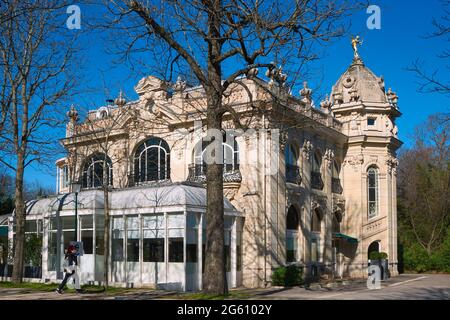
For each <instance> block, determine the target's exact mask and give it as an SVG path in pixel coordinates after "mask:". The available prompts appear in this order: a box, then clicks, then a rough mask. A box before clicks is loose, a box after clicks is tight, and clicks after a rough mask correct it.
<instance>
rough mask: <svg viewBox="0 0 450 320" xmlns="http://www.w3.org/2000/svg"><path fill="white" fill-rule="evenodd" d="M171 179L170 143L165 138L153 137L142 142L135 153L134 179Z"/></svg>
mask: <svg viewBox="0 0 450 320" xmlns="http://www.w3.org/2000/svg"><path fill="white" fill-rule="evenodd" d="M167 179H170V153H169V145H168V144H167V142H166V141H164V140H163V139H160V138H157V137H151V138H149V139H147V140H145V141H144V142H142V143H141V144H140V145H139V147H138V148H137V149H136V152H135V154H134V181H135V182H136V183H141V182H146V181H161V180H167Z"/></svg>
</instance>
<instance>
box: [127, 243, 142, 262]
mask: <svg viewBox="0 0 450 320" xmlns="http://www.w3.org/2000/svg"><path fill="white" fill-rule="evenodd" d="M127 261H133V262H139V239H130V238H128V239H127Z"/></svg>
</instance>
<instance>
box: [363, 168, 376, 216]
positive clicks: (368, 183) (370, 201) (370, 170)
mask: <svg viewBox="0 0 450 320" xmlns="http://www.w3.org/2000/svg"><path fill="white" fill-rule="evenodd" d="M372 175H373V179H374V186H372V187H371V183H370V179H371V176H372ZM366 183H367V186H366V192H367V218H368V219H373V218H375V217H377V216H378V214H379V203H378V202H379V171H378V168H376V167H370V168H369V169H367V179H366ZM371 190H374V199H373V200H371V192H370V191H371ZM371 204H374V210H373V213H372V212H371Z"/></svg>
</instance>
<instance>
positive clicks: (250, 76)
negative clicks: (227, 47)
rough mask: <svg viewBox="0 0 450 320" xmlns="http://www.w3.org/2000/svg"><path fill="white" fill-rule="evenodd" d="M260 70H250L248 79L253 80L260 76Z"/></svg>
mask: <svg viewBox="0 0 450 320" xmlns="http://www.w3.org/2000/svg"><path fill="white" fill-rule="evenodd" d="M258 72H259V70H258V68H251V69H250V70H248V71H247V78H248V79H253V78H255V77H256V76H257V75H258Z"/></svg>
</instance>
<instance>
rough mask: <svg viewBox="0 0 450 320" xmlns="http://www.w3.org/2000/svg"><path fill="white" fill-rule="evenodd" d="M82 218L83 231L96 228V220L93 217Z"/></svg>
mask: <svg viewBox="0 0 450 320" xmlns="http://www.w3.org/2000/svg"><path fill="white" fill-rule="evenodd" d="M80 218H81V229H92V228H93V227H94V219H93V217H92V215H88V216H80Z"/></svg>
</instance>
